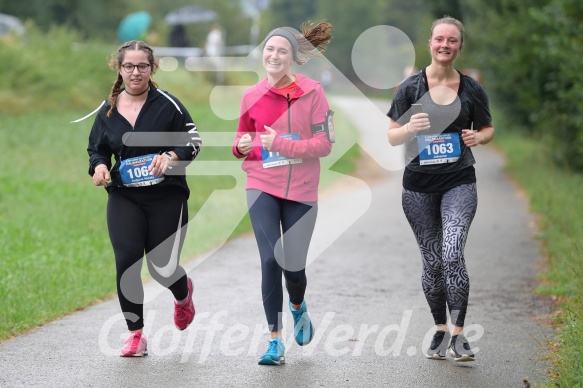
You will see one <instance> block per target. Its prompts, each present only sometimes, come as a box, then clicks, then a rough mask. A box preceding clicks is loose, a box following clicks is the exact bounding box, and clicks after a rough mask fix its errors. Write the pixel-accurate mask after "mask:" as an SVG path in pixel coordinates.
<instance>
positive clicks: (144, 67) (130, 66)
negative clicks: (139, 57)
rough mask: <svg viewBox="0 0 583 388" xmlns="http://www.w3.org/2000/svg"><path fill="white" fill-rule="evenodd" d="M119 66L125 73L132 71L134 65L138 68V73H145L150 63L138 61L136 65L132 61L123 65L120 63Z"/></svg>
mask: <svg viewBox="0 0 583 388" xmlns="http://www.w3.org/2000/svg"><path fill="white" fill-rule="evenodd" d="M121 67H122V68H123V69H124V71H125V72H126V73H133V72H134V69H135V68H136V67H137V68H138V71H139V72H140V73H145V72H147V71H148V69H149V68H150V64H149V63H140V64H138V65H134V64H132V63H124V64H123V65H121Z"/></svg>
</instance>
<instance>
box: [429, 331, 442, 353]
mask: <svg viewBox="0 0 583 388" xmlns="http://www.w3.org/2000/svg"><path fill="white" fill-rule="evenodd" d="M444 337H445V331H437V332H435V334H434V335H433V341H431V349H437V348H438V347H439V346H440V345H441V343H442V342H443V338H444Z"/></svg>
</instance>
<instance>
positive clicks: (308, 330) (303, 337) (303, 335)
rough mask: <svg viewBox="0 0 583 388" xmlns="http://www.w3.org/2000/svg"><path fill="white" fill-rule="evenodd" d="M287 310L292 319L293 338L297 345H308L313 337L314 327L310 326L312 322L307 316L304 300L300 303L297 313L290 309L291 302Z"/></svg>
mask: <svg viewBox="0 0 583 388" xmlns="http://www.w3.org/2000/svg"><path fill="white" fill-rule="evenodd" d="M289 309H290V311H291V313H292V317H293V318H294V337H295V339H296V342H297V344H298V345H300V346H304V345H307V344H309V343H310V342H311V341H312V338H313V337H314V327H313V326H312V321H311V320H310V315H309V314H308V306H306V301H305V300H304V301H303V302H302V308H300V309H299V310H297V311H295V310H294V309H293V308H292V305H291V302H289Z"/></svg>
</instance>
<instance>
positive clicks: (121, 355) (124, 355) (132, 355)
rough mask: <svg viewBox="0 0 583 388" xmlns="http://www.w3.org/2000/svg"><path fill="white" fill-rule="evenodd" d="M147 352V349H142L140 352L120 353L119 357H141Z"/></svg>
mask: <svg viewBox="0 0 583 388" xmlns="http://www.w3.org/2000/svg"><path fill="white" fill-rule="evenodd" d="M147 355H148V352H147V351H143V352H140V353H136V354H120V357H143V356H147Z"/></svg>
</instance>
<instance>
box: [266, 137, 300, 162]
mask: <svg viewBox="0 0 583 388" xmlns="http://www.w3.org/2000/svg"><path fill="white" fill-rule="evenodd" d="M279 136H280V137H282V138H284V139H289V140H300V134H299V133H298V132H293V133H284V134H281V135H279ZM261 159H262V160H263V168H271V167H277V166H285V165H287V164H297V163H302V159H293V158H288V157H287V156H283V155H281V154H280V153H279V152H270V151H267V150H266V149H265V148H262V149H261Z"/></svg>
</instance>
